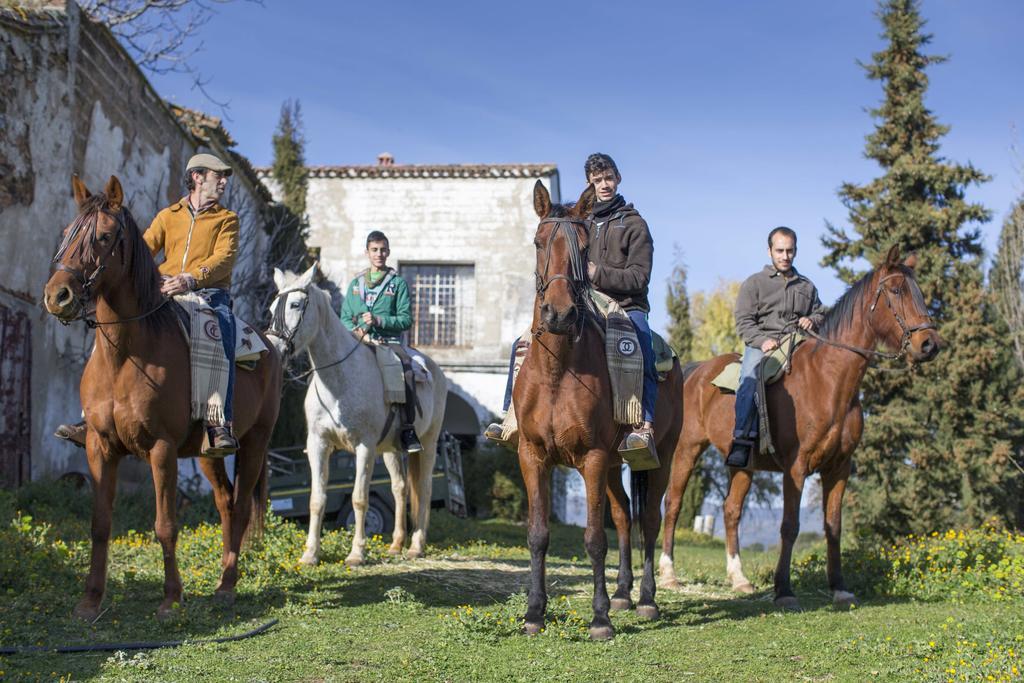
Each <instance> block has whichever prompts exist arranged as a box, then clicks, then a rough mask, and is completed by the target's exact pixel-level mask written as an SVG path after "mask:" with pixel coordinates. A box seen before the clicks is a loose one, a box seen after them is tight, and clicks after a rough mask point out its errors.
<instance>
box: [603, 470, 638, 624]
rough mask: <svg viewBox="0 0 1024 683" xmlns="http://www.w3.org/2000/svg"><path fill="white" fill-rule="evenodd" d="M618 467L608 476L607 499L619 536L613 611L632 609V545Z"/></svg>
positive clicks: (626, 504) (627, 503) (626, 501)
mask: <svg viewBox="0 0 1024 683" xmlns="http://www.w3.org/2000/svg"><path fill="white" fill-rule="evenodd" d="M621 474H622V473H621V471H620V470H619V468H614V469H613V470H612V472H611V473H610V475H609V477H608V501H609V504H610V505H611V508H612V521H613V522H614V523H615V531H616V532H617V535H618V537H619V577H618V581H617V582H616V586H615V593H614V594H613V595H612V603H611V604H612V606H611V609H612V611H613V612H616V611H619V610H627V609H633V599H632V598H630V596H629V594H630V592H631V591H632V590H633V547H632V540H631V534H630V532H631V530H630V528H629V525H630V513H629V497H628V496H627V495H626V489H625V488H623V486H622V476H621Z"/></svg>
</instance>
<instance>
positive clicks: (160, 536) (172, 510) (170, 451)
mask: <svg viewBox="0 0 1024 683" xmlns="http://www.w3.org/2000/svg"><path fill="white" fill-rule="evenodd" d="M175 451H176V449H175V448H174V446H172V445H171V444H170V443H169V442H166V441H158V442H157V443H156V445H155V446H153V449H152V450H151V451H150V452H149V464H150V468H151V469H152V471H153V489H154V491H155V492H156V523H155V524H154V531H155V532H156V538H157V540H158V541H160V547H161V548H162V549H163V555H164V599H163V601H162V602H161V603H160V606H159V607H157V610H156V616H157V618H158V619H163V618H166V617H169V616H170V615H171V614H173V611H174V608H175V606H177V605H180V604H181V595H182V587H181V575H180V574H179V573H178V560H177V558H176V557H175V547H176V546H177V543H178V520H177V508H176V506H175V502H176V500H177V496H178V454H177V453H176V452H175Z"/></svg>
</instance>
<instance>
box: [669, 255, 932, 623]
mask: <svg viewBox="0 0 1024 683" xmlns="http://www.w3.org/2000/svg"><path fill="white" fill-rule="evenodd" d="M915 262H916V259H915V257H914V256H911V257H910V258H908V259H907V260H906V261H905V262H903V263H900V256H899V249H898V248H897V247H893V248H892V249H890V250H889V253H888V256H887V257H886V260H885V261H884V263H882V265H881V266H879V267H878V268H877V269H876V270H873V271H871V272H870V273H868V274H867V275H865V276H864V277H863V278H862V279H861V280H860V281H858V282H857V283H856V284H854V285H853V286H852V287H850V289H849V290H848V291H847V292H846V293H845V294H844V295H843V296H842V298H840V299H839V301H838V302H837V303H836V305H835V306H834V307H833V308H832V310H831V311H829V313H828V314H827V315H826V317H825V320H824V322H823V323H822V325H821V330H820V332H819V333H818V334H817V341H813V342H812V341H808V342H806V343H804V344H802V345H801V346H800V347H798V348H797V350H796V351H795V352H794V353H793V356H792V371H791V373H789V374H787V375H785V376H784V377H783V379H781V380H780V381H778V382H776V383H775V384H772V385H771V386H769V387H767V392H766V394H767V399H768V406H769V407H768V412H769V416H770V422H771V429H772V438H773V440H774V444H775V450H776V457H777V459H778V460H777V462H776V461H775V460H774V459H773V458H772V457H771V456H767V455H757V456H755V459H754V467H756V468H757V469H762V470H769V471H776V472H778V471H781V472H782V473H783V517H782V527H781V536H782V549H781V552H780V553H779V561H778V565H777V566H776V569H775V603H776V605H778V606H780V607H783V608H787V609H798V608H799V602H798V601H797V599H796V597H795V596H794V595H793V589H792V586H791V585H790V577H789V573H790V562H791V559H792V552H793V542H794V541H795V540H796V537H797V533H798V532H799V529H800V517H799V513H800V498H801V495H802V494H803V488H804V481H805V480H806V479H807V477H809V476H810V475H811V474H813V473H815V472H818V473H820V474H821V488H822V503H823V506H824V513H825V539H826V543H827V555H828V558H827V573H828V581H829V587H830V588H831V590H832V598H833V602H834V603H835V605H836V606H837V607H848V606H849V605H850V604H853V603H854V602H855V601H856V598H855V597H854V596H853V594H852V593H850V592H849V591H847V589H846V586H845V584H844V582H843V574H842V566H841V558H840V547H839V542H840V535H841V530H842V502H843V493H844V492H845V491H846V483H847V480H848V479H849V477H850V466H851V462H852V460H851V457H852V455H853V451H854V450H855V449H856V447H857V443H858V442H859V441H860V436H861V432H862V429H863V416H862V413H861V407H860V401H859V391H860V385H861V380H863V378H864V373H865V372H866V371H867V368H868V362H869V361H870V360H871V358H872V357H874V356H890V357H901V356H903V355H908V356H909V358H910V361H911V362H924V361H929V360H931V359H932V358H934V357H935V356H936V354H937V353H938V352H939V337H938V334H937V333H936V332H935V328H934V326H933V325H932V323H931V321H930V318H929V316H928V309H927V306H926V305H925V302H924V297H923V296H922V294H921V290H920V289H919V288H918V286H917V283H916V282H915V281H914V273H913V267H914V263H915ZM879 343H882V344H884V345H886V346H888V347H890V348H894V349H896V353H894V354H883V353H880V352H878V351H875V350H874V349H875V346H876V345H877V344H879ZM735 360H737V356H736V354H727V355H724V356H718V357H717V358H712V359H711V360H708V361H704V362H703V363H700V364H697V365H696V366H695V367H694V368H692V369H690V368H688V369H690V372H689V373H688V375H687V378H686V382H685V386H684V390H683V392H684V393H683V397H684V398H683V403H684V406H685V409H684V424H683V434H684V436H683V439H681V443H680V448H679V449H678V450H677V451H676V459H675V462H674V463H673V471H672V482H671V485H670V487H669V493H668V497H667V499H666V501H665V526H664V531H663V538H662V554H661V558H660V561H659V565H660V569H661V577H662V583H663V585H667V586H672V585H676V577H675V570H674V568H673V560H672V546H673V533H674V531H675V526H676V520H677V518H678V516H679V507H680V501H681V499H682V496H683V491H684V489H685V488H686V483H687V481H688V480H689V478H690V473H691V472H692V471H693V467H694V464H695V463H696V461H697V458H698V457H699V456H700V455H701V453H703V452H704V450H705V449H706V448H707V447H708V446H709V445H714V446H715V448H717V449H718V451H719V452H720V453H723V454H724V453H728V451H729V444H730V442H731V440H732V433H733V422H734V421H735V408H734V406H735V395H734V394H725V393H722V392H721V391H720V390H719V389H718V388H717V387H715V386H712V384H711V380H712V379H713V378H714V377H715V376H716V375H718V373H719V372H721V371H722V369H723V368H724V367H725V366H726V365H727V364H729V363H731V362H733V361H735ZM731 474H732V476H731V480H730V483H729V493H728V496H727V497H726V501H725V527H726V571H727V572H728V575H729V578H730V579H731V581H732V584H733V588H734V589H736V590H738V591H740V592H744V593H750V592H753V587H752V586H751V585H750V582H749V581H747V579H746V577H745V576H744V575H743V569H742V566H741V564H740V555H739V537H738V534H737V530H738V527H739V522H740V515H741V513H742V509H743V499H744V498H745V497H746V495H747V492H748V491H749V490H750V482H751V472H750V471H749V470H733V471H732V473H731Z"/></svg>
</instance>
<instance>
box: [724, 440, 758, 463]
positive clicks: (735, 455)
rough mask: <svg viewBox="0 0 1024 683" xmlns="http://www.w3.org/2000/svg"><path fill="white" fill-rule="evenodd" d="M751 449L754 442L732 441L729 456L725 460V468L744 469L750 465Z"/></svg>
mask: <svg viewBox="0 0 1024 683" xmlns="http://www.w3.org/2000/svg"><path fill="white" fill-rule="evenodd" d="M753 448H754V442H753V441H751V440H750V439H741V438H739V437H736V438H734V439H733V440H732V448H730V449H729V455H728V456H727V457H726V458H725V464H726V466H728V467H735V468H737V469H743V468H745V467H746V466H747V465H748V464H749V463H750V452H751V451H752V450H753Z"/></svg>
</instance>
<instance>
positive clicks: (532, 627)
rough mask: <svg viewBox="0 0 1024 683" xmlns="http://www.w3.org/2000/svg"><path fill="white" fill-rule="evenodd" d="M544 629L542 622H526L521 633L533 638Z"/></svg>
mask: <svg viewBox="0 0 1024 683" xmlns="http://www.w3.org/2000/svg"><path fill="white" fill-rule="evenodd" d="M543 628H544V622H543V621H527V622H526V623H524V624H523V633H525V634H526V635H528V636H535V635H537V634H538V633H540V632H541V629H543Z"/></svg>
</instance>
